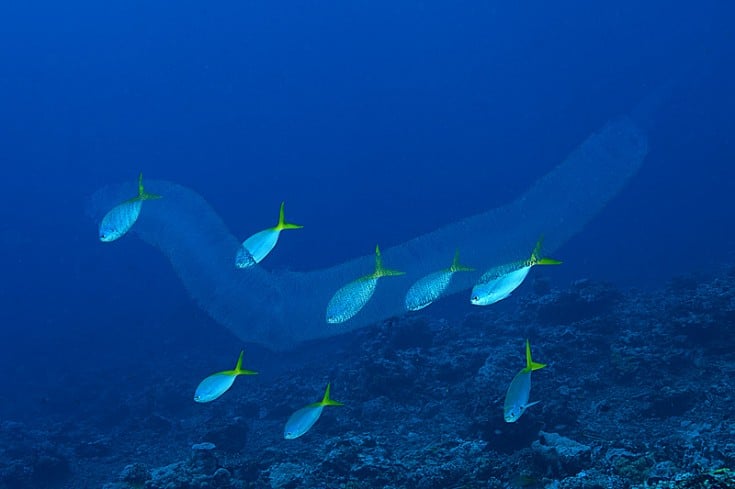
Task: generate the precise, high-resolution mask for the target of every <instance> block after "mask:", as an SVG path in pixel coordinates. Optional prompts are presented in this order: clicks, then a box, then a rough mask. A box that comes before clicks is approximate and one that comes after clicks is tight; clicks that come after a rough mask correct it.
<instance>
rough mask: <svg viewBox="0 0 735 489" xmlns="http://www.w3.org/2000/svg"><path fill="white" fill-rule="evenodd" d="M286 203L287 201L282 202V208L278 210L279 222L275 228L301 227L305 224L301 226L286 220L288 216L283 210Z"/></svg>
mask: <svg viewBox="0 0 735 489" xmlns="http://www.w3.org/2000/svg"><path fill="white" fill-rule="evenodd" d="M285 205H286V202H281V210H280V211H279V212H278V224H276V227H274V228H273V229H275V230H276V231H282V230H284V229H301V228H302V227H304V226H301V225H299V224H292V223H290V222H286V216H285V214H284V212H283V209H284V207H285Z"/></svg>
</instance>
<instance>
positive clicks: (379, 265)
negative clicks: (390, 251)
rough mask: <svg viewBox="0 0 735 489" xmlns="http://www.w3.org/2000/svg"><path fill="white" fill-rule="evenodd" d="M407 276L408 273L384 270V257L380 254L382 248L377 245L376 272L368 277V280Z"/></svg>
mask: <svg viewBox="0 0 735 489" xmlns="http://www.w3.org/2000/svg"><path fill="white" fill-rule="evenodd" d="M405 274H406V272H400V271H398V270H391V269H389V268H383V255H381V254H380V246H379V245H375V271H374V272H373V274H372V275H368V276H367V278H380V277H395V276H398V275H405Z"/></svg>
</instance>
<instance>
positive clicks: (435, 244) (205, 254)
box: [90, 118, 647, 350]
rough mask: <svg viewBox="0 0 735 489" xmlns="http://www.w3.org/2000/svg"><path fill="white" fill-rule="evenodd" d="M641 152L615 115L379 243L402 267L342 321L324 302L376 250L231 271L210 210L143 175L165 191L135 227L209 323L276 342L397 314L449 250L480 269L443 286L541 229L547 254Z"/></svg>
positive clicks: (103, 195) (464, 280) (98, 200)
mask: <svg viewBox="0 0 735 489" xmlns="http://www.w3.org/2000/svg"><path fill="white" fill-rule="evenodd" d="M646 152H647V141H646V136H645V134H644V133H643V132H642V130H641V129H640V128H639V127H638V126H637V125H636V124H635V123H634V122H633V121H632V120H631V119H629V118H621V119H618V120H615V121H613V122H610V123H608V124H607V125H606V126H605V127H603V128H602V129H601V130H600V131H599V132H597V133H595V134H592V135H591V136H590V137H589V138H587V140H586V141H584V142H583V143H582V144H581V145H580V146H579V147H578V148H577V149H576V150H574V151H573V152H572V153H571V154H570V155H569V156H568V157H567V159H566V160H565V161H564V162H563V163H561V164H560V165H558V166H557V167H556V168H555V169H554V170H552V171H551V172H550V173H548V174H547V175H545V176H544V177H542V178H541V179H540V180H538V181H537V182H536V183H535V184H534V185H533V186H532V187H531V188H530V189H528V190H527V191H526V192H525V193H524V194H523V195H521V196H520V197H519V198H517V199H516V200H515V201H513V202H511V203H509V204H507V205H505V206H503V207H499V208H496V209H492V210H489V211H487V212H484V213H482V214H478V215H475V216H472V217H468V218H466V219H463V220H461V221H458V222H455V223H452V224H450V225H447V226H445V227H442V228H439V229H437V230H435V231H433V232H430V233H427V234H424V235H422V236H418V237H416V238H414V239H411V240H410V241H407V242H405V243H402V244H400V245H398V246H394V247H392V248H388V249H385V250H384V251H383V257H384V261H385V263H387V264H389V265H390V266H391V267H394V268H397V269H400V270H402V271H405V272H406V275H404V276H401V277H391V278H389V279H386V280H382V281H381V284H380V287H378V290H377V291H376V293H375V295H374V297H372V299H371V300H370V302H368V304H367V305H366V306H365V308H364V309H363V310H361V311H360V312H359V313H358V314H357V315H356V316H355V317H353V318H352V319H350V320H349V321H347V322H345V323H342V324H328V323H327V322H326V321H325V310H326V307H327V303H328V302H329V300H330V298H331V297H332V295H333V294H334V293H335V291H337V290H338V289H339V288H340V287H342V286H344V285H345V284H347V283H349V282H351V281H353V280H355V279H356V278H358V277H360V276H364V275H365V274H369V273H370V272H371V271H372V269H373V267H374V256H373V255H372V254H370V255H365V256H363V257H360V258H356V259H354V260H351V261H348V262H345V263H341V264H338V265H335V266H333V267H331V268H327V269H322V270H313V271H307V272H283V271H281V272H279V271H269V270H267V269H266V268H264V267H263V266H260V265H257V266H252V267H249V268H247V269H237V268H236V267H235V266H234V257H235V255H236V253H237V251H238V249H239V247H240V242H239V241H238V240H237V239H236V238H235V236H233V235H232V233H231V232H230V231H229V230H228V229H227V227H226V226H225V224H224V223H223V222H222V220H221V219H220V217H219V216H218V215H217V213H216V212H215V211H214V209H212V207H210V205H209V204H208V203H207V202H206V201H205V200H204V199H203V198H202V197H201V196H200V195H198V194H197V193H196V192H194V191H193V190H190V189H188V188H186V187H183V186H180V185H177V184H174V183H171V182H166V181H155V180H151V181H150V182H148V184H147V185H148V187H149V188H150V189H151V191H153V192H155V193H157V194H160V195H162V196H163V198H162V199H160V200H157V201H155V202H151V203H149V205H147V206H144V208H143V210H142V212H141V216H140V218H139V220H138V222H137V223H136V225H135V226H134V227H133V229H132V232H133V233H135V234H136V235H138V236H139V237H140V238H141V239H143V240H144V241H145V242H147V243H149V244H151V245H153V246H155V247H156V248H158V249H159V250H160V251H161V252H163V253H164V255H165V256H166V257H167V258H168V260H169V261H170V262H171V265H172V266H173V268H174V270H175V271H176V273H177V274H178V276H179V277H180V278H181V280H182V282H183V284H184V286H185V287H186V289H187V291H188V292H189V294H190V295H191V296H192V297H193V298H194V300H195V301H196V302H197V303H198V305H199V306H200V307H202V308H203V309H205V310H206V311H207V312H208V313H209V314H210V315H211V316H212V317H213V318H214V319H215V320H216V321H217V322H219V323H220V324H222V325H224V326H226V327H228V328H229V329H230V330H232V332H233V333H235V334H236V335H237V336H238V337H239V338H241V339H242V340H243V341H248V342H255V343H259V344H262V345H265V346H268V347H270V348H272V349H276V350H283V349H288V348H290V347H292V346H294V345H295V344H297V343H299V342H302V341H305V340H310V339H315V338H319V337H325V336H331V335H334V334H339V333H343V332H345V331H349V330H352V329H355V328H359V327H362V326H365V325H368V324H371V323H374V322H376V321H380V320H383V319H386V318H388V317H391V316H395V315H398V314H401V313H403V312H404V311H405V304H404V298H405V297H406V292H407V290H408V289H409V287H410V286H411V285H412V284H413V283H414V282H415V281H416V280H417V279H418V278H420V277H422V276H425V275H426V274H428V273H431V272H434V271H436V270H440V269H442V268H444V267H446V264H447V261H448V260H450V259H451V257H452V255H453V254H454V252H455V250H457V249H460V250H462V255H463V258H464V259H465V260H466V263H471V264H472V266H473V267H475V268H476V270H478V271H479V272H472V273H461V274H456V276H455V277H453V280H452V281H451V284H450V285H449V287H448V289H447V291H446V293H447V294H452V293H457V292H460V291H468V290H469V289H471V288H472V286H473V285H474V284H475V282H476V281H477V279H478V278H479V273H481V272H482V271H483V270H487V269H489V268H491V267H493V266H496V265H498V264H502V263H508V262H511V261H514V260H521V259H524V258H527V255H528V251H529V249H531V248H533V244H534V243H535V242H536V241H537V240H538V238H539V236H540V235H541V234H543V235H544V236H545V242H544V251H545V252H548V253H553V251H554V250H555V249H557V248H558V247H559V246H560V245H562V244H563V243H564V242H565V241H567V240H568V239H569V238H570V237H572V236H573V235H574V234H576V233H577V232H579V231H580V230H581V229H582V227H583V226H584V225H585V224H586V223H587V222H589V221H590V220H591V219H592V218H593V217H594V216H595V214H597V213H598V212H599V211H600V210H601V209H602V208H603V207H604V206H605V204H606V203H607V202H608V201H609V200H610V199H611V198H612V197H613V196H615V195H616V194H617V193H618V192H619V191H620V190H621V188H622V187H623V185H624V184H625V183H626V182H627V180H628V179H629V178H630V177H631V176H632V175H633V174H634V173H635V172H636V171H637V170H638V168H639V167H640V165H641V163H642V162H643V159H644V157H645V155H646ZM132 190H134V189H133V185H132V183H131V184H125V185H111V186H107V187H104V188H102V189H101V190H99V191H97V192H96V193H95V194H94V195H93V196H92V200H91V206H90V213H91V214H92V216H93V217H94V218H95V219H100V218H101V216H102V215H104V213H105V212H106V211H107V210H109V209H110V208H111V207H112V206H114V205H115V204H117V203H119V202H120V201H121V200H123V199H124V196H129V195H130V193H131V191H132ZM372 245H373V243H366V246H365V249H366V250H369V249H370V248H371V246H372ZM467 293H468V294H469V292H467ZM468 298H469V295H468ZM468 300H469V299H468Z"/></svg>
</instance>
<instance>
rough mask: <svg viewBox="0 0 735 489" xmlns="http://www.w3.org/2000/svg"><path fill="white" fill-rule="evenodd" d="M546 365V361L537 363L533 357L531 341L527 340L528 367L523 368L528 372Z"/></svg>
mask: <svg viewBox="0 0 735 489" xmlns="http://www.w3.org/2000/svg"><path fill="white" fill-rule="evenodd" d="M545 366H546V364H545V363H536V362H534V361H533V360H532V359H531V343H529V341H528V340H526V368H525V369H523V370H524V371H526V372H533V371H534V370H540V369H542V368H544V367H545Z"/></svg>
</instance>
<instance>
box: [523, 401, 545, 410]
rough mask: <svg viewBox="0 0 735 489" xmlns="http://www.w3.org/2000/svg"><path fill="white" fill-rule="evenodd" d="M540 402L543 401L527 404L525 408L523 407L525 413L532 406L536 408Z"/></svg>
mask: <svg viewBox="0 0 735 489" xmlns="http://www.w3.org/2000/svg"><path fill="white" fill-rule="evenodd" d="M540 402H541V401H533V402H529V403H528V404H526V405H525V406H523V410H524V411H525V410H526V409H528V408H530V407H531V406H535V405H536V404H538V403H540Z"/></svg>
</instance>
